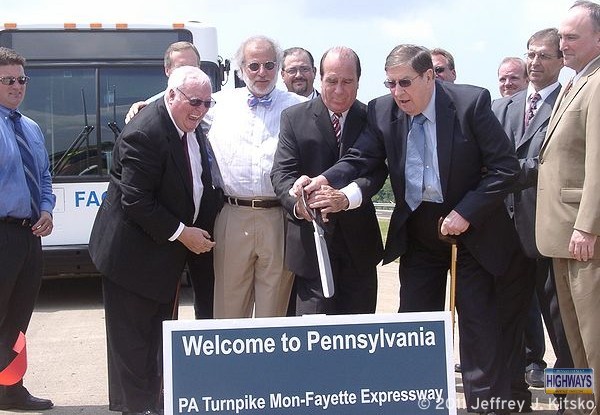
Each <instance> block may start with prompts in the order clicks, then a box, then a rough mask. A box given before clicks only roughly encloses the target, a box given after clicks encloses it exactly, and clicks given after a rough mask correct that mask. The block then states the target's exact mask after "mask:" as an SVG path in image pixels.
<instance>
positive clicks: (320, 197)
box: [309, 185, 350, 222]
mask: <svg viewBox="0 0 600 415" xmlns="http://www.w3.org/2000/svg"><path fill="white" fill-rule="evenodd" d="M349 205H350V201H349V200H348V198H347V197H346V195H345V194H344V193H343V192H341V191H340V190H337V189H334V188H333V187H331V186H327V185H323V186H321V188H320V189H319V190H317V191H315V192H313V193H311V196H310V198H309V206H310V207H311V208H314V209H321V217H322V218H323V222H327V221H328V220H329V219H327V215H328V214H330V213H336V212H339V211H341V210H345V209H347V208H348V206H349Z"/></svg>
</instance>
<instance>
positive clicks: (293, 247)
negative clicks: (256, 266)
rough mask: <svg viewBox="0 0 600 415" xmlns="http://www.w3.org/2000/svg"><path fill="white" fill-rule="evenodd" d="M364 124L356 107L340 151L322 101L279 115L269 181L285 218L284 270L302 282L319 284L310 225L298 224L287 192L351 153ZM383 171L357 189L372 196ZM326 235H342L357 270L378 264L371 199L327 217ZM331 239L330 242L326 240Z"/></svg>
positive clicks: (378, 245)
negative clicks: (314, 280)
mask: <svg viewBox="0 0 600 415" xmlns="http://www.w3.org/2000/svg"><path fill="white" fill-rule="evenodd" d="M365 124H366V106H365V105H364V104H363V103H361V102H359V101H355V102H354V104H353V105H352V107H351V108H350V110H349V111H348V115H347V119H346V121H345V124H344V130H343V134H342V138H341V142H342V145H341V148H340V149H338V147H337V142H336V138H335V134H334V132H333V126H332V124H331V119H330V117H329V111H328V110H327V107H325V104H324V103H323V100H322V99H321V97H318V98H315V99H313V100H310V101H307V102H304V103H301V104H297V105H294V106H292V107H290V108H288V109H286V110H284V111H283V113H282V114H281V125H280V133H279V145H278V147H277V151H276V152H275V159H274V163H273V170H272V173H271V179H272V182H273V187H274V189H275V193H276V194H277V196H278V197H279V199H280V200H281V203H282V204H283V206H284V208H285V209H286V210H287V212H288V227H287V234H286V264H287V266H288V267H289V268H290V270H291V271H292V272H294V273H296V274H298V275H301V276H303V277H305V278H319V269H318V263H317V254H316V250H315V243H314V239H313V225H312V223H310V222H308V221H305V220H299V219H296V217H295V216H294V211H293V210H294V204H295V203H296V199H295V198H294V197H292V196H290V195H289V194H288V191H289V190H290V188H291V187H292V185H293V184H294V182H295V181H296V179H297V178H298V177H300V176H301V175H303V174H306V175H308V176H309V177H313V176H317V175H319V174H321V173H322V172H323V171H324V170H326V169H327V168H329V167H331V166H333V164H335V162H336V161H337V160H338V159H339V154H340V153H341V154H343V153H345V152H346V151H347V150H348V148H350V147H351V146H352V145H353V144H354V142H355V141H356V139H357V137H358V136H359V134H360V132H361V131H362V130H363V128H364V126H365ZM386 175H387V170H386V169H385V166H383V169H379V170H378V172H377V174H375V175H374V176H373V178H363V179H359V180H358V181H357V184H358V185H359V186H360V187H361V188H363V189H365V190H364V192H366V193H368V194H371V193H374V192H376V191H377V190H378V189H379V188H380V187H381V186H382V185H383V182H384V181H385V177H386ZM329 223H330V225H331V226H329V227H328V229H331V230H333V232H341V233H342V235H343V237H344V240H345V242H346V245H347V247H348V249H349V250H350V252H349V254H350V256H351V257H352V258H353V260H354V265H355V267H361V268H362V267H375V266H376V265H377V264H378V263H379V261H381V258H382V254H383V244H382V242H381V232H380V230H379V225H378V222H377V218H376V216H375V208H374V206H373V202H371V199H370V197H366V198H364V199H363V203H362V205H361V206H360V207H359V208H357V209H354V210H350V211H344V212H339V213H336V214H333V215H331V216H330V222H329ZM328 239H329V238H328Z"/></svg>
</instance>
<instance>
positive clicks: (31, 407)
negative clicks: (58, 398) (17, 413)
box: [0, 392, 54, 411]
mask: <svg viewBox="0 0 600 415" xmlns="http://www.w3.org/2000/svg"><path fill="white" fill-rule="evenodd" d="M53 406H54V404H53V403H52V401H51V400H50V399H42V398H36V397H35V396H33V395H32V394H30V393H29V392H27V394H22V395H20V396H16V397H10V396H9V397H4V398H2V400H0V409H3V410H7V409H19V410H22V411H41V410H44V409H50V408H52V407H53Z"/></svg>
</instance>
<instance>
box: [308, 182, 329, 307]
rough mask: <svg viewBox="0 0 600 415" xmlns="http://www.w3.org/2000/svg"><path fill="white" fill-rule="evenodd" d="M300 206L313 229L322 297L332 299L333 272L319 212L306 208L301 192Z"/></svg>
mask: <svg viewBox="0 0 600 415" xmlns="http://www.w3.org/2000/svg"><path fill="white" fill-rule="evenodd" d="M302 204H303V205H304V209H306V211H307V212H308V215H309V216H310V218H311V219H312V224H313V227H314V229H315V232H314V234H313V236H314V238H315V247H316V248H317V261H318V262H319V274H320V275H321V286H322V287H323V296H325V298H331V297H333V294H334V293H335V287H334V285H333V272H332V271H331V261H330V259H329V251H328V250H327V243H326V242H325V229H324V226H323V220H322V219H321V212H320V210H318V209H312V208H311V207H309V206H308V201H307V196H306V193H305V192H304V190H302Z"/></svg>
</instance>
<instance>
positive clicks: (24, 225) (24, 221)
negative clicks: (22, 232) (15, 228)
mask: <svg viewBox="0 0 600 415" xmlns="http://www.w3.org/2000/svg"><path fill="white" fill-rule="evenodd" d="M29 223H30V221H29V219H27V218H25V219H23V220H22V221H21V226H22V227H24V228H28V227H29Z"/></svg>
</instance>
